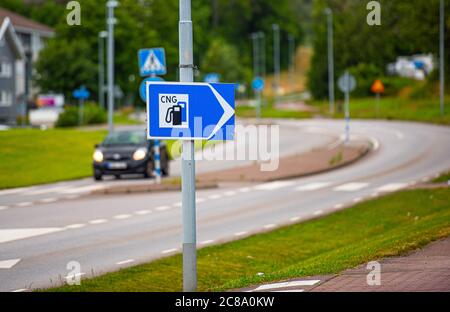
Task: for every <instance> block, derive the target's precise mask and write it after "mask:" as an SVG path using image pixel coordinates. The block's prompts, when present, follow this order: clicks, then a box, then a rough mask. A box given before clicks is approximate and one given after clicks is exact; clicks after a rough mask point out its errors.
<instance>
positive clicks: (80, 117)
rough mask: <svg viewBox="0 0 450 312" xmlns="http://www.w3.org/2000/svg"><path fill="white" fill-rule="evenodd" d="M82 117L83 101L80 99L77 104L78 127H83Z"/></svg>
mask: <svg viewBox="0 0 450 312" xmlns="http://www.w3.org/2000/svg"><path fill="white" fill-rule="evenodd" d="M83 115H84V99H80V101H79V102H78V125H79V126H82V125H83Z"/></svg>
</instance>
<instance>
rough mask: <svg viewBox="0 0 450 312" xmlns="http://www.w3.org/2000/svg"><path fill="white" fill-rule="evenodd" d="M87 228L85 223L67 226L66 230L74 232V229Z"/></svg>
mask: <svg viewBox="0 0 450 312" xmlns="http://www.w3.org/2000/svg"><path fill="white" fill-rule="evenodd" d="M85 226H86V224H85V223H75V224H70V225H67V226H66V227H65V228H66V229H68V230H74V229H81V228H83V227H85Z"/></svg>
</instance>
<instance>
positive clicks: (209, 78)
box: [204, 73, 220, 83]
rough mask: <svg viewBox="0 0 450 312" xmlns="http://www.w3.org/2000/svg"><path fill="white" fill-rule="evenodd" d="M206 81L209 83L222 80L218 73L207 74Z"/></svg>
mask: <svg viewBox="0 0 450 312" xmlns="http://www.w3.org/2000/svg"><path fill="white" fill-rule="evenodd" d="M204 81H205V82H207V83H218V82H219V81H220V75H219V74H217V73H209V74H206V76H205V79H204Z"/></svg>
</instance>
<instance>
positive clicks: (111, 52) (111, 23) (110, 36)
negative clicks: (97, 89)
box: [106, 0, 119, 133]
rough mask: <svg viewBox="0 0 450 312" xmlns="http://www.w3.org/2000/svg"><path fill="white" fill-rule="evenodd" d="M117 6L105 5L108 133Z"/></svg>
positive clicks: (116, 2) (112, 86) (110, 1)
mask: <svg viewBox="0 0 450 312" xmlns="http://www.w3.org/2000/svg"><path fill="white" fill-rule="evenodd" d="M118 5H119V2H118V1H115V0H109V1H108V2H107V3H106V7H107V10H108V18H107V20H106V24H107V25H108V131H109V133H111V132H113V130H114V126H113V114H114V25H115V24H116V19H115V18H114V8H116V7H117V6H118Z"/></svg>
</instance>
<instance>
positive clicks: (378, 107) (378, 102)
mask: <svg viewBox="0 0 450 312" xmlns="http://www.w3.org/2000/svg"><path fill="white" fill-rule="evenodd" d="M375 97H376V101H377V103H376V104H377V108H376V109H377V117H378V115H380V93H379V92H377V93H376V95H375Z"/></svg>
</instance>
